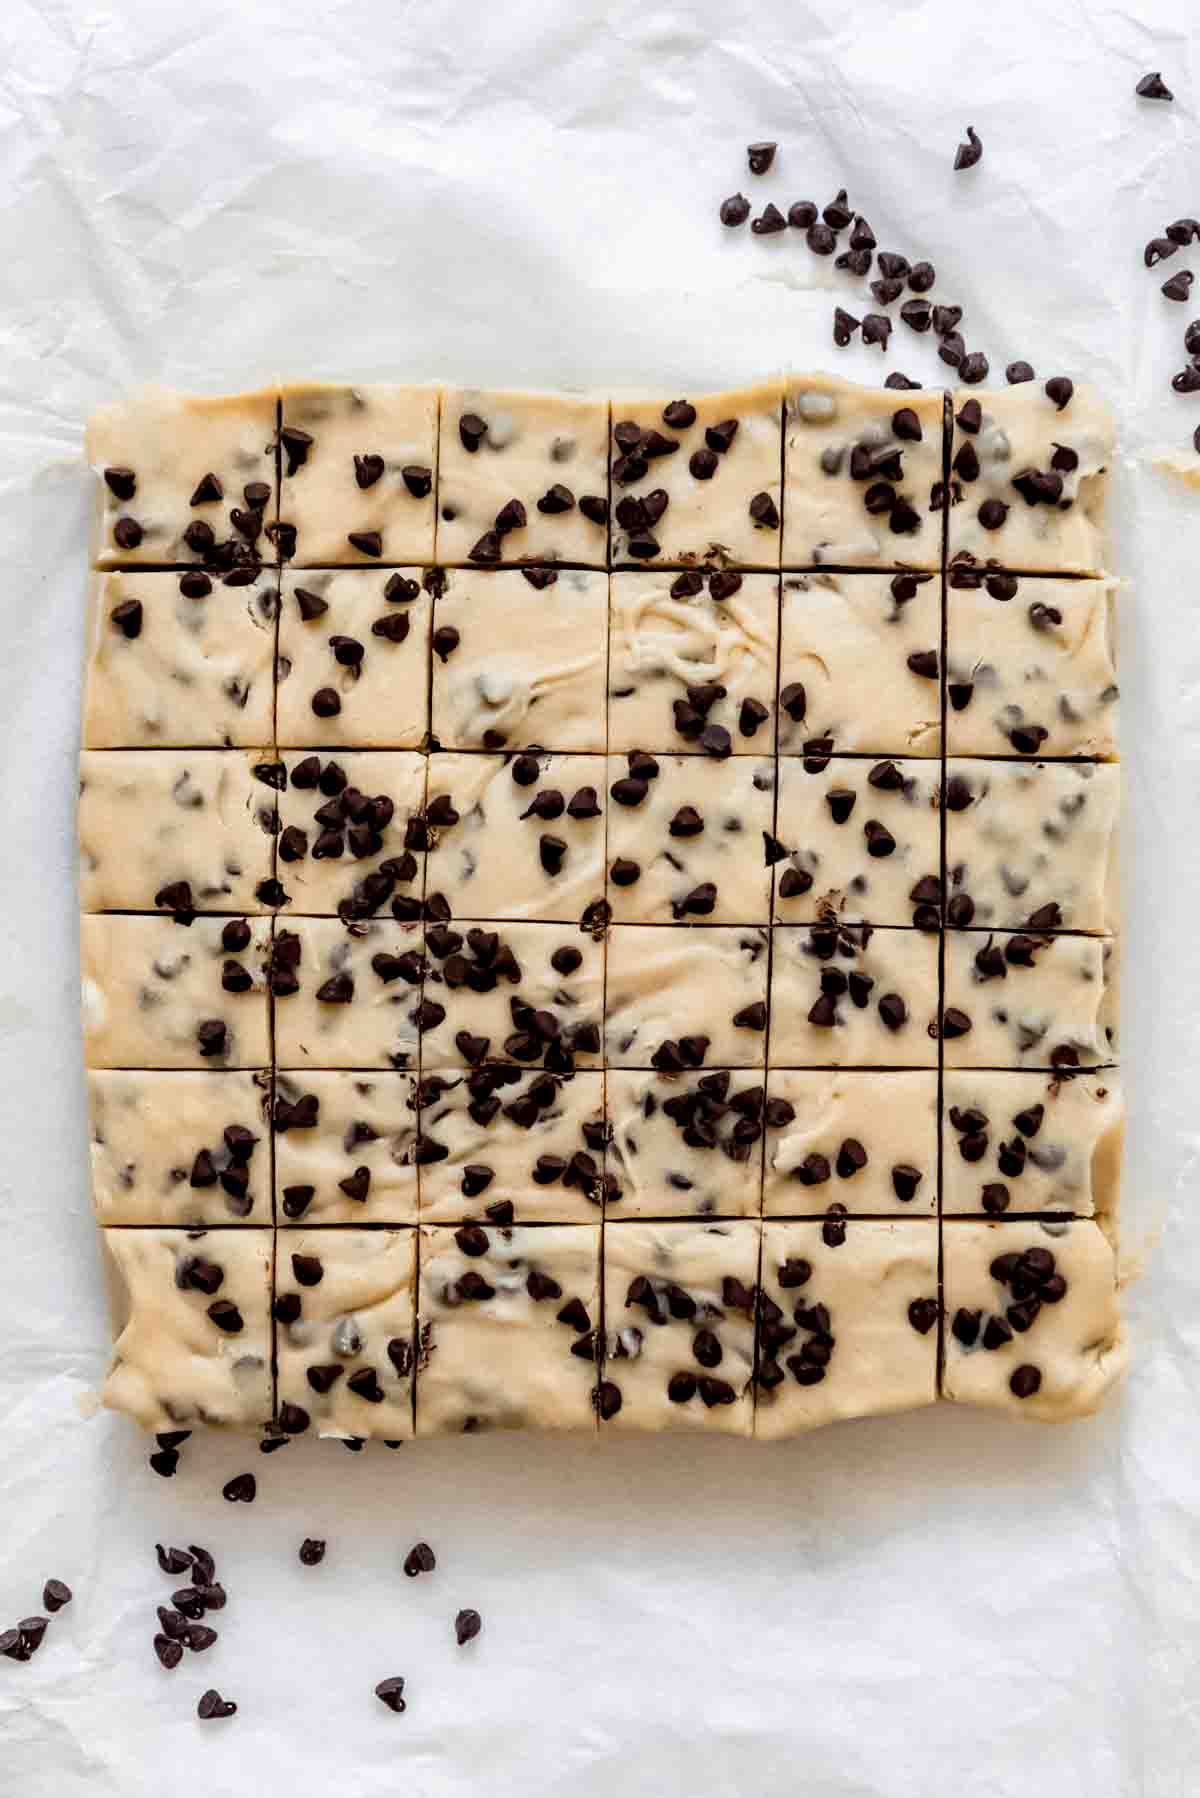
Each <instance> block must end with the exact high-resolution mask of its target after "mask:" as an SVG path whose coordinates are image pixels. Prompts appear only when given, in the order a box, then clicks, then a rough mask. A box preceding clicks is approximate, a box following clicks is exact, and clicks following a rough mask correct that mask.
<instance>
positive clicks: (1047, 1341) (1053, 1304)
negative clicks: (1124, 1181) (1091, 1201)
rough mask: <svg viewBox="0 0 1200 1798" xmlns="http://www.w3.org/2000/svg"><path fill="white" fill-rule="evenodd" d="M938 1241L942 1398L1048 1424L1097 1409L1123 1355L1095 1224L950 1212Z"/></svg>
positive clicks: (1104, 1249) (1108, 1248) (1114, 1277)
mask: <svg viewBox="0 0 1200 1798" xmlns="http://www.w3.org/2000/svg"><path fill="white" fill-rule="evenodd" d="M942 1237H943V1244H942V1268H943V1276H942V1277H943V1291H944V1298H943V1302H944V1305H945V1313H946V1329H945V1366H944V1368H943V1372H942V1392H943V1395H944V1396H945V1397H946V1398H950V1399H958V1400H959V1401H960V1402H962V1403H965V1404H971V1405H992V1406H995V1407H997V1408H999V1409H1001V1410H1006V1411H1012V1412H1015V1413H1017V1414H1018V1415H1019V1416H1021V1417H1034V1418H1038V1419H1041V1420H1043V1421H1048V1422H1056V1421H1059V1420H1061V1419H1063V1418H1068V1417H1087V1416H1090V1414H1091V1413H1092V1412H1093V1411H1096V1410H1098V1408H1099V1406H1100V1405H1101V1403H1102V1402H1103V1400H1104V1398H1105V1396H1106V1394H1107V1393H1108V1391H1109V1389H1110V1388H1111V1387H1112V1386H1113V1385H1114V1384H1115V1382H1116V1381H1117V1380H1118V1379H1119V1378H1120V1376H1121V1374H1122V1373H1123V1372H1124V1370H1125V1364H1126V1360H1127V1345H1126V1342H1125V1335H1124V1329H1123V1326H1122V1323H1121V1317H1120V1309H1119V1306H1118V1301H1117V1293H1118V1285H1119V1282H1118V1272H1117V1264H1116V1256H1115V1254H1114V1251H1113V1247H1112V1244H1111V1243H1110V1241H1109V1239H1108V1238H1107V1236H1105V1235H1104V1233H1103V1231H1102V1230H1101V1229H1100V1226H1099V1225H1098V1224H1097V1223H1095V1222H1094V1221H1093V1220H1092V1219H1090V1218H1078V1219H1076V1220H1074V1221H1073V1222H1071V1221H1065V1220H1064V1221H1059V1222H1050V1221H1049V1220H1043V1221H1042V1222H1040V1223H1038V1222H1034V1221H1031V1222H1028V1223H1017V1222H1015V1221H1014V1222H1012V1223H1007V1222H1005V1223H971V1222H969V1221H968V1220H967V1219H965V1218H962V1219H959V1218H953V1219H950V1220H948V1221H947V1223H946V1225H945V1227H944V1229H943V1232H942Z"/></svg>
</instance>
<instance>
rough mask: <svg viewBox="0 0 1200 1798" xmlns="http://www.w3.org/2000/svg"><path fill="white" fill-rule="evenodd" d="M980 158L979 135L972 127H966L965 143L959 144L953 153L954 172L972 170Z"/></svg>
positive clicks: (981, 152)
mask: <svg viewBox="0 0 1200 1798" xmlns="http://www.w3.org/2000/svg"><path fill="white" fill-rule="evenodd" d="M982 156H983V144H982V143H981V142H980V139H979V135H978V133H977V132H976V131H975V129H974V127H973V126H971V125H968V126H967V141H966V143H964V144H959V146H958V148H957V150H955V152H954V167H955V171H956V172H957V171H958V170H960V169H973V168H974V167H975V164H976V163H977V162H978V161H979V160H980V158H981V157H982Z"/></svg>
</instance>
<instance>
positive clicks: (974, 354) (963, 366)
mask: <svg viewBox="0 0 1200 1798" xmlns="http://www.w3.org/2000/svg"><path fill="white" fill-rule="evenodd" d="M958 376H959V379H960V380H961V381H965V382H966V383H967V385H968V386H969V387H977V386H978V385H979V383H980V382H981V381H986V380H987V376H988V359H987V357H986V356H985V355H984V354H983V352H982V351H981V350H971V351H970V352H969V353H968V354H967V355H965V356H964V357H963V358H962V360H961V362H960V363H959V365H958Z"/></svg>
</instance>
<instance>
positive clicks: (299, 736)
mask: <svg viewBox="0 0 1200 1798" xmlns="http://www.w3.org/2000/svg"><path fill="white" fill-rule="evenodd" d="M438 585H439V577H438V575H437V574H436V573H435V571H434V570H432V569H427V570H426V571H425V572H424V573H422V571H421V570H420V569H419V568H394V569H391V570H382V569H377V568H325V569H317V568H314V569H302V570H299V571H293V570H291V569H288V570H286V571H285V572H284V574H283V577H282V582H281V587H280V608H279V660H278V694H277V696H276V707H277V712H278V741H279V743H280V744H281V745H282V746H283V747H284V748H292V747H297V748H299V747H307V748H320V747H324V746H327V745H328V746H332V747H336V748H339V749H354V748H359V749H417V748H419V747H421V746H422V744H423V743H424V740H425V736H426V733H427V732H428V729H429V640H430V634H431V631H432V628H433V625H432V619H433V597H432V595H433V590H434V589H435V588H436V587H437V586H438Z"/></svg>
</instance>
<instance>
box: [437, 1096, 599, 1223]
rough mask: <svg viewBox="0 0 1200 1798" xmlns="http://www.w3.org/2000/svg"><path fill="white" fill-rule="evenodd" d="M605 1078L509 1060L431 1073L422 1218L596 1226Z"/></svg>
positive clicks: (447, 1220)
mask: <svg viewBox="0 0 1200 1798" xmlns="http://www.w3.org/2000/svg"><path fill="white" fill-rule="evenodd" d="M606 1134H607V1132H606V1129H605V1122H604V1076H603V1075H602V1074H600V1073H598V1072H582V1073H578V1074H567V1075H557V1074H549V1073H547V1072H546V1071H545V1070H544V1069H541V1068H539V1069H535V1070H527V1069H525V1068H521V1067H513V1066H511V1065H510V1064H507V1063H503V1062H486V1063H484V1064H483V1065H481V1066H480V1067H476V1068H472V1069H471V1070H470V1072H464V1070H463V1069H462V1068H440V1069H434V1070H432V1071H431V1070H430V1069H428V1068H426V1070H425V1072H424V1073H423V1075H422V1077H421V1137H420V1142H419V1144H418V1153H417V1160H418V1162H419V1164H420V1173H421V1218H422V1221H424V1222H430V1223H439V1224H442V1223H462V1222H464V1221H466V1220H469V1219H474V1220H476V1221H477V1222H479V1223H482V1224H486V1223H488V1222H492V1223H497V1224H511V1223H518V1224H533V1223H537V1224H541V1223H563V1224H580V1223H584V1224H586V1223H592V1222H594V1221H595V1220H596V1219H597V1218H598V1216H599V1214H600V1207H601V1206H602V1205H603V1203H604V1148H605V1137H606Z"/></svg>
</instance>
